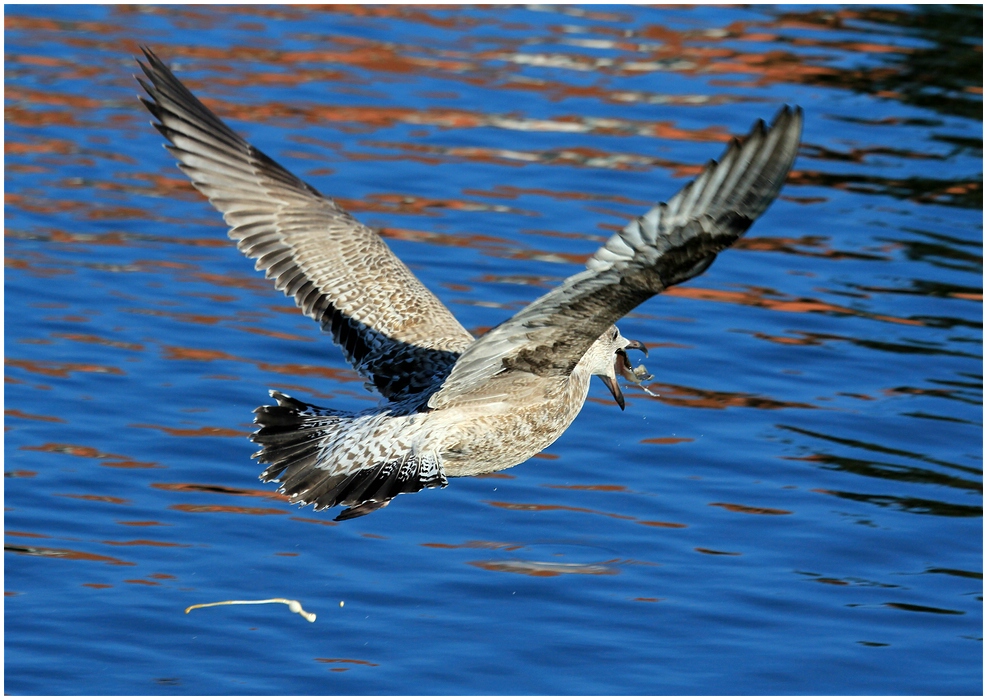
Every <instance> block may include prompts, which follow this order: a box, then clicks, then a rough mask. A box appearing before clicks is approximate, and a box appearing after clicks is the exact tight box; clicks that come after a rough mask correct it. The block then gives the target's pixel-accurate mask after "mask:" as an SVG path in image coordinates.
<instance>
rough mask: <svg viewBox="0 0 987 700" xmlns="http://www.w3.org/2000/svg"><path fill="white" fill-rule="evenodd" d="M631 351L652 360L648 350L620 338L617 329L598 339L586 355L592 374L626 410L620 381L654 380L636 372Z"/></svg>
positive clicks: (608, 331)
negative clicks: (619, 379) (598, 378)
mask: <svg viewBox="0 0 987 700" xmlns="http://www.w3.org/2000/svg"><path fill="white" fill-rule="evenodd" d="M628 350H640V351H641V352H643V353H644V356H645V357H647V356H648V349H647V348H646V347H645V346H644V343H641V342H640V341H637V340H628V339H627V338H625V337H624V336H622V335H621V334H620V330H619V329H618V328H617V326H610V328H608V329H607V330H606V331H604V333H603V335H601V336H600V337H599V338H597V339H596V342H594V343H593V344H592V345H591V346H590V349H589V350H588V351H587V352H586V355H587V358H586V359H587V360H588V366H589V371H590V373H592V374H595V375H597V376H598V377H600V379H602V380H603V383H604V384H606V385H607V389H609V390H610V393H611V394H613V398H614V400H615V401H616V402H617V405H618V406H620V410H622V411H623V410H624V393H623V392H622V391H621V390H620V385H619V384H618V383H617V377H618V376H620V377H623V378H624V379H626V380H627V381H629V382H632V383H634V384H638V385H639V384H641V382H645V381H647V380H649V379H651V375H650V374H648V371H647V370H646V369H645V368H644V365H639V366H638V367H637V368H636V369H635V368H634V367H632V366H631V362H630V360H629V359H628V358H627V351H628Z"/></svg>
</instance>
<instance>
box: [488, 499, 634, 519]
mask: <svg viewBox="0 0 987 700" xmlns="http://www.w3.org/2000/svg"><path fill="white" fill-rule="evenodd" d="M484 503H486V504H487V505H490V506H494V507H495V508H504V509H505V510H526V511H538V512H547V511H553V510H564V511H569V512H572V513H588V514H590V515H605V516H606V517H608V518H617V519H618V520H635V519H636V518H634V517H633V516H630V515H620V514H618V513H605V512H603V511H600V510H590V509H589V508H577V507H575V506H557V505H550V504H541V503H507V502H505V501H484Z"/></svg>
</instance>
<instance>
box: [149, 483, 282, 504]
mask: <svg viewBox="0 0 987 700" xmlns="http://www.w3.org/2000/svg"><path fill="white" fill-rule="evenodd" d="M151 488H152V489H160V490H162V491H175V492H179V493H221V494H223V495H227V496H248V497H250V498H266V499H269V500H274V501H287V500H288V497H287V496H286V495H284V494H283V493H278V492H277V491H265V490H262V489H238V488H233V487H230V486H218V485H215V484H181V483H178V484H164V483H157V484H151Z"/></svg>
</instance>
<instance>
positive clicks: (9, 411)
mask: <svg viewBox="0 0 987 700" xmlns="http://www.w3.org/2000/svg"><path fill="white" fill-rule="evenodd" d="M3 414H4V415H5V416H10V417H11V418H25V419H27V420H39V421H44V422H46V423H64V422H65V420H64V419H63V418H59V417H58V416H41V415H38V414H35V413H25V412H24V411H18V410H17V409H16V408H5V409H4V410H3Z"/></svg>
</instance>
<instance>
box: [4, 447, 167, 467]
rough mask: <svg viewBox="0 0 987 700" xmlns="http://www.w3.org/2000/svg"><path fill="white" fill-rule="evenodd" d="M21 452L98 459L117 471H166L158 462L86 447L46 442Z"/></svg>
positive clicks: (105, 465)
mask: <svg viewBox="0 0 987 700" xmlns="http://www.w3.org/2000/svg"><path fill="white" fill-rule="evenodd" d="M18 449H21V450H28V451H30V452H54V453H61V454H67V455H72V456H73V457H85V458H87V459H98V460H100V464H102V465H103V466H104V467H114V468H116V469H164V468H165V466H164V465H163V464H158V463H157V462H141V461H138V460H135V459H132V458H130V457H127V456H126V455H117V454H111V453H109V452H102V451H101V450H97V449H96V448H95V447H86V446H84V445H68V444H65V443H58V442H46V443H45V444H43V445H23V446H21V447H20V448H18Z"/></svg>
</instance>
